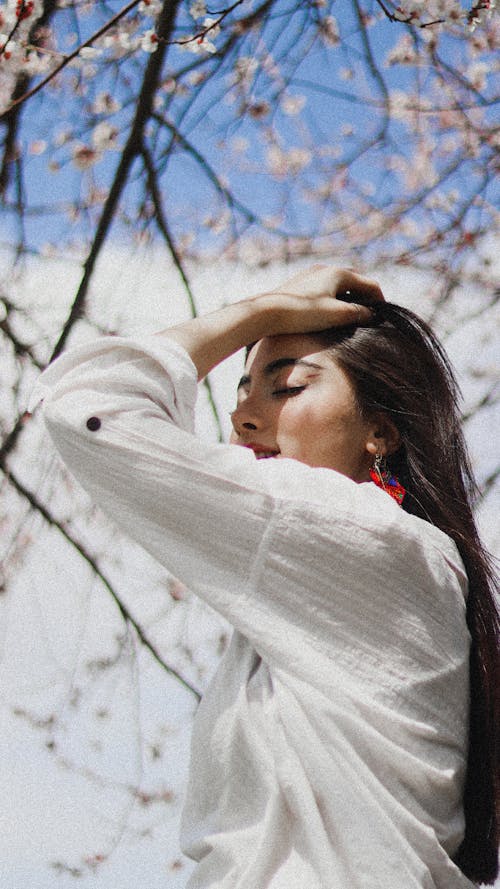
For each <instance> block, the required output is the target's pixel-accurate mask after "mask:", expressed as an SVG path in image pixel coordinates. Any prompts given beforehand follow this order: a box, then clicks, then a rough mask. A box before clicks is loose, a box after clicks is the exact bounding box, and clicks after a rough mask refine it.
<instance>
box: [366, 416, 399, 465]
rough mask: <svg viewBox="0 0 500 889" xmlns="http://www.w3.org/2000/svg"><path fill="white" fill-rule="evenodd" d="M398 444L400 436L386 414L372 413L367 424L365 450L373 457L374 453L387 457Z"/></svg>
mask: <svg viewBox="0 0 500 889" xmlns="http://www.w3.org/2000/svg"><path fill="white" fill-rule="evenodd" d="M400 445H401V436H400V434H399V432H398V430H397V428H396V426H395V424H394V423H393V422H392V420H391V419H390V418H389V417H388V416H387V414H384V413H377V414H374V416H373V417H372V419H371V421H370V424H369V429H368V436H367V439H366V450H367V451H368V453H369V454H371V455H372V456H373V457H375V455H376V454H381V455H382V456H383V457H388V456H389V454H394V453H395V452H396V451H397V449H398V448H399V446H400Z"/></svg>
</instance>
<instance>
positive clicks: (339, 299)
mask: <svg viewBox="0 0 500 889" xmlns="http://www.w3.org/2000/svg"><path fill="white" fill-rule="evenodd" d="M383 298H384V297H383V295H382V291H381V289H380V287H379V286H378V284H377V283H376V282H375V281H372V280H370V279H369V278H365V277H363V276H361V275H358V274H356V273H355V272H353V271H352V270H351V269H338V268H335V267H333V266H313V267H312V268H311V269H308V270H307V271H305V272H301V273H300V274H298V275H295V276H294V277H293V278H290V279H289V280H287V281H285V282H284V284H282V285H281V286H280V287H278V288H276V289H273V290H270V291H269V292H267V293H262V294H259V295H257V296H254V297H251V298H249V299H245V300H242V301H241V302H238V303H233V304H232V305H229V306H226V307H224V308H223V309H219V310H218V311H216V312H212V313H210V314H208V315H204V316H202V317H200V318H195V319H193V320H191V321H186V322H184V323H183V324H179V325H177V326H176V327H170V328H168V329H167V330H164V331H161V332H160V333H159V334H158V336H168V337H169V338H170V339H173V340H175V341H176V342H178V343H179V344H180V345H181V346H183V347H184V349H186V351H187V352H188V354H189V355H190V357H191V360H192V361H193V363H194V364H195V366H196V368H197V370H198V379H202V378H203V377H204V376H206V375H207V374H208V373H209V372H210V371H211V370H212V368H214V367H215V366H216V365H217V364H219V363H220V362H221V361H224V359H225V358H228V357H229V355H232V354H233V353H234V352H237V351H238V349H241V348H243V347H244V346H246V345H248V343H253V342H256V341H257V340H260V339H262V337H264V336H275V335H279V334H292V333H308V332H311V331H316V330H325V329H326V328H328V327H341V326H345V325H348V324H367V323H370V321H371V320H372V319H373V315H372V313H371V310H370V308H368V306H369V305H371V304H374V303H376V302H380V301H382V300H383ZM357 299H359V301H360V302H359V303H357V302H355V300H357ZM345 300H349V301H345Z"/></svg>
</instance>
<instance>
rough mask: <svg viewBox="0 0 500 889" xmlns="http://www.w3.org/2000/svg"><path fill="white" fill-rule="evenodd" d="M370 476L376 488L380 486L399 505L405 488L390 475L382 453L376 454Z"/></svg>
mask: <svg viewBox="0 0 500 889" xmlns="http://www.w3.org/2000/svg"><path fill="white" fill-rule="evenodd" d="M370 478H371V480H372V482H374V483H375V484H376V485H377V488H382V490H383V491H385V492H386V493H387V494H389V495H390V496H391V497H392V498H393V499H394V500H395V501H396V503H399V505H400V506H401V504H402V502H403V500H404V497H405V494H406V488H403V485H401V484H400V483H399V482H398V480H397V478H396V476H395V475H392V473H391V472H390V470H389V469H388V468H387V463H386V459H385V457H383V456H382V454H376V456H375V463H374V464H373V466H372V468H371V469H370Z"/></svg>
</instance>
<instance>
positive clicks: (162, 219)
mask: <svg viewBox="0 0 500 889" xmlns="http://www.w3.org/2000/svg"><path fill="white" fill-rule="evenodd" d="M142 158H143V161H144V166H145V168H146V174H147V184H148V189H149V193H150V195H151V199H152V201H153V204H154V208H155V211H156V215H155V222H156V224H157V226H158V228H159V230H160V232H161V234H162V235H163V237H164V239H165V241H166V243H167V245H168V249H169V250H170V255H171V256H172V259H173V261H174V264H175V267H176V269H177V271H178V272H179V275H180V276H181V279H182V283H183V284H184V288H185V290H186V294H187V297H188V302H189V306H190V309H191V317H192V318H196V316H197V314H198V310H197V308H196V302H195V298H194V294H193V291H192V289H191V284H190V282H189V278H188V276H187V272H186V270H185V268H184V265H183V262H182V260H181V257H180V255H179V251H178V250H177V248H176V246H175V243H174V239H173V237H172V234H171V232H170V229H169V226H168V223H167V218H166V216H165V212H164V210H163V204H162V200H161V195H160V190H159V188H158V184H157V181H156V175H155V169H154V164H153V160H152V158H151V155H150V154H149V151H148V149H147V148H146V146H145V145H143V147H142ZM203 385H204V386H205V389H206V391H207V396H208V401H209V403H210V408H211V410H212V414H213V416H214V419H215V422H216V425H217V432H218V436H219V441H222V438H223V433H222V426H221V422H220V417H219V412H218V410H217V406H216V404H215V399H214V395H213V391H212V386H211V384H210V380H209V379H208V377H205V379H204V380H203Z"/></svg>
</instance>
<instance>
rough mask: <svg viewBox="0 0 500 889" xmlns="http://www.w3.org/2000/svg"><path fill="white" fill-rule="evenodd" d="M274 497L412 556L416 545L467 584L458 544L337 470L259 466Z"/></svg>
mask: <svg viewBox="0 0 500 889" xmlns="http://www.w3.org/2000/svg"><path fill="white" fill-rule="evenodd" d="M260 467H261V472H262V474H263V476H265V477H267V482H268V484H269V489H270V493H272V494H273V496H275V497H276V498H277V499H279V500H281V501H282V502H283V503H286V502H287V501H288V502H291V503H292V502H293V501H302V502H303V503H304V502H305V503H308V504H310V505H311V506H313V505H314V506H315V508H317V509H319V510H320V511H325V512H327V511H328V512H332V513H333V514H334V515H335V518H336V520H337V521H342V522H344V523H345V524H352V525H355V526H356V527H358V528H363V529H365V530H366V531H367V532H368V533H372V534H373V535H374V536H376V537H379V538H383V537H387V538H388V539H389V541H391V542H392V543H393V545H394V549H396V548H397V549H400V547H401V545H403V546H404V549H405V550H406V551H408V552H410V551H411V547H412V546H413V545H415V546H417V547H418V549H419V550H420V551H421V550H422V549H424V550H427V551H428V552H429V554H430V553H431V551H433V552H434V553H435V554H439V555H440V556H441V557H442V558H443V559H444V560H445V561H446V562H447V563H448V564H449V566H450V567H451V568H452V569H453V570H454V572H455V573H456V574H457V575H459V576H460V578H461V579H462V580H466V574H465V569H464V566H463V563H462V559H461V557H460V554H459V552H458V549H457V546H456V544H455V542H454V541H453V540H452V539H451V537H449V536H448V535H447V534H445V532H444V531H441V530H440V528H437V527H436V526H435V525H432V524H431V523H430V522H427V521H425V520H424V519H421V518H419V517H418V516H415V515H411V514H410V513H407V512H405V511H404V510H403V509H402V508H401V506H400V505H399V504H398V503H396V501H395V500H394V499H393V498H392V497H390V496H389V495H388V494H387V493H385V491H381V490H380V489H379V488H377V486H376V485H374V484H373V482H369V481H367V482H361V483H358V482H355V481H353V480H352V479H350V478H348V477H347V476H345V475H342V474H341V473H339V472H336V471H335V470H333V469H326V468H321V467H310V466H306V465H305V464H303V463H299V462H298V461H297V460H290V459H278V460H275V459H269V460H262V461H260Z"/></svg>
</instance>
